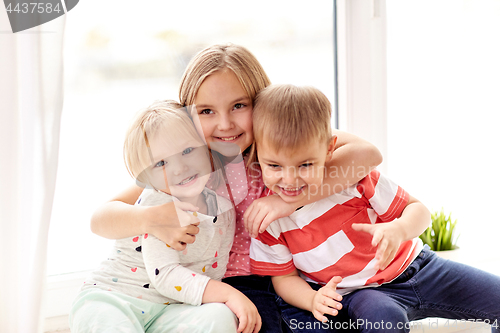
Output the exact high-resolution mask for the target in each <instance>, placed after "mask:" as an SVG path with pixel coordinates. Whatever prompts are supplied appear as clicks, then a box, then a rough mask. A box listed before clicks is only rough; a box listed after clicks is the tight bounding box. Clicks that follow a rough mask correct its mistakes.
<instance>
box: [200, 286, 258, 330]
mask: <svg viewBox="0 0 500 333" xmlns="http://www.w3.org/2000/svg"><path fill="white" fill-rule="evenodd" d="M202 303H225V304H226V305H227V306H228V307H229V308H230V309H231V311H233V313H234V314H235V315H236V317H238V320H239V325H238V332H244V333H251V332H255V333H257V332H258V331H259V330H260V328H261V326H262V320H261V318H260V315H259V312H258V311H257V308H256V307H255V305H254V304H253V303H252V301H250V300H249V299H248V298H247V297H246V296H245V295H243V294H242V293H241V292H240V291H239V290H237V289H235V288H233V287H231V286H230V285H228V284H226V283H224V282H220V281H216V280H210V281H208V284H207V286H206V287H205V292H204V293H203V299H202Z"/></svg>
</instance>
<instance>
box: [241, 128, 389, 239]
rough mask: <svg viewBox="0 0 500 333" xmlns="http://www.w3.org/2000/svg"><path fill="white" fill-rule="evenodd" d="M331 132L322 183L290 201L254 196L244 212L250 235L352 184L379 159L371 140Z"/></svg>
mask: <svg viewBox="0 0 500 333" xmlns="http://www.w3.org/2000/svg"><path fill="white" fill-rule="evenodd" d="M334 134H335V135H337V144H336V148H335V151H334V152H333V158H332V160H330V161H328V162H327V163H326V170H325V178H324V180H323V186H322V187H321V188H319V189H318V190H317V191H310V192H309V195H308V197H303V198H302V199H301V200H299V201H297V202H296V203H293V204H288V203H285V202H284V201H283V200H282V199H281V198H280V197H279V196H278V195H272V196H269V197H265V198H260V199H257V200H255V201H254V202H253V203H252V204H251V205H250V206H249V207H248V209H247V210H246V211H245V214H244V215H243V218H244V221H245V227H246V229H247V230H248V232H249V233H250V235H251V236H252V237H256V236H257V234H258V232H263V231H264V230H266V228H267V227H268V226H269V224H271V222H273V221H274V220H277V219H279V218H282V217H285V216H289V215H290V214H292V213H293V212H294V211H295V210H296V209H297V208H299V207H302V206H305V205H307V204H310V203H313V202H316V201H318V200H321V199H323V198H326V197H328V196H330V195H332V194H334V193H338V192H341V191H343V190H344V189H346V188H348V187H349V186H352V185H354V184H355V183H357V182H358V181H360V180H361V179H363V178H364V177H365V176H366V175H368V174H369V173H370V171H371V170H373V169H374V168H375V167H376V166H377V165H379V164H380V163H382V155H381V154H380V151H379V150H378V149H377V147H375V146H374V145H373V144H371V143H369V142H368V141H366V140H363V139H361V138H360V137H358V136H356V135H354V134H350V133H347V132H342V131H334Z"/></svg>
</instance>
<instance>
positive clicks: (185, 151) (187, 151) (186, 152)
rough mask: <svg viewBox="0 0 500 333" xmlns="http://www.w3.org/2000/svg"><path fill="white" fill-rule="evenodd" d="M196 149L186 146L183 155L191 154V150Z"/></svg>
mask: <svg viewBox="0 0 500 333" xmlns="http://www.w3.org/2000/svg"><path fill="white" fill-rule="evenodd" d="M193 150H194V148H193V147H189V148H186V149H184V150H183V151H182V155H186V154H189V153H190V152H192V151H193Z"/></svg>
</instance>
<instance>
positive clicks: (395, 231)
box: [352, 222, 404, 270]
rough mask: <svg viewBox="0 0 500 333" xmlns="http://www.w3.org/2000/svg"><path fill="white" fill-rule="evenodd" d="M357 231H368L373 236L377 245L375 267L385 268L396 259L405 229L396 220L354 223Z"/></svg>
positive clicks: (374, 243) (373, 244)
mask: <svg viewBox="0 0 500 333" xmlns="http://www.w3.org/2000/svg"><path fill="white" fill-rule="evenodd" d="M352 228H353V229H354V230H356V231H362V232H367V233H369V234H371V235H372V236H373V238H372V246H374V247H375V246H377V247H378V248H377V253H376V254H375V259H377V263H376V264H375V269H380V270H384V269H386V267H387V266H388V265H389V264H390V263H391V262H392V260H394V257H395V256H396V253H397V251H398V249H399V246H400V245H401V243H402V242H403V241H404V231H403V230H402V229H401V226H400V225H398V224H397V223H394V222H387V223H376V224H368V223H353V225H352Z"/></svg>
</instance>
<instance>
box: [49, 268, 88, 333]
mask: <svg viewBox="0 0 500 333" xmlns="http://www.w3.org/2000/svg"><path fill="white" fill-rule="evenodd" d="M89 273H90V271H84V272H75V273H69V274H61V275H52V276H49V277H47V288H46V291H45V303H44V307H43V311H44V315H45V322H44V330H43V331H44V332H57V331H61V330H67V329H68V328H69V327H68V313H69V310H70V308H71V304H72V303H73V300H74V299H75V298H76V295H77V294H78V292H79V291H80V288H81V287H82V284H83V282H84V281H85V278H86V277H87V276H88V274H89Z"/></svg>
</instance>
